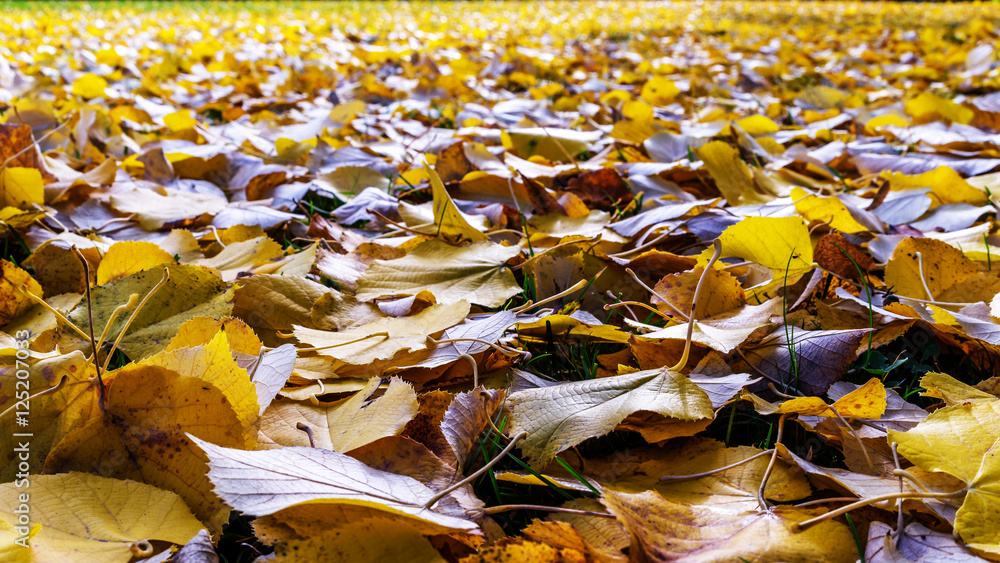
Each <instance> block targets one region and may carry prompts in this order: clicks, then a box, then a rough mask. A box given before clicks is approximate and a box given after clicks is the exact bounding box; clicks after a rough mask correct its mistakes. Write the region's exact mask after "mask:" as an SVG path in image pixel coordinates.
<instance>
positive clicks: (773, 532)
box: [603, 491, 857, 563]
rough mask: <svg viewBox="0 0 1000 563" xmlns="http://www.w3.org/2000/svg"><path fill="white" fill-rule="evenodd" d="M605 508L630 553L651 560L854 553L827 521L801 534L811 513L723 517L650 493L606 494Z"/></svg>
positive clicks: (843, 529) (844, 533)
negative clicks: (624, 534)
mask: <svg viewBox="0 0 1000 563" xmlns="http://www.w3.org/2000/svg"><path fill="white" fill-rule="evenodd" d="M603 502H604V504H605V506H607V507H608V510H610V511H611V512H612V513H613V514H615V516H617V517H618V518H619V520H620V521H621V522H622V523H623V524H624V525H625V528H626V529H627V530H628V531H629V532H630V533H631V534H632V537H633V548H636V549H639V550H640V551H641V553H642V554H643V555H644V556H645V557H647V558H648V559H649V560H651V561H675V560H678V559H684V560H689V561H706V562H709V561H718V562H720V563H721V562H722V561H732V560H733V559H739V558H741V557H742V558H744V559H747V560H750V561H754V560H756V561H802V562H807V561H817V560H823V561H843V562H845V563H847V562H853V561H854V560H855V559H856V556H857V551H856V549H855V545H854V539H853V538H852V537H851V532H850V530H848V529H847V526H845V525H843V524H841V523H839V522H834V521H830V520H828V521H826V522H823V523H821V524H818V525H816V526H813V527H810V528H808V529H806V530H805V531H802V532H800V531H798V530H796V529H795V528H794V526H795V524H797V523H799V522H804V521H805V520H808V519H809V518H812V517H813V516H817V515H818V512H817V511H816V510H810V509H801V508H786V507H779V508H775V509H773V510H770V511H764V512H756V511H751V512H743V513H735V514H734V513H726V512H718V511H715V510H713V509H712V508H710V507H689V506H684V505H682V504H676V503H673V502H670V501H667V500H664V499H663V498H662V497H660V496H659V495H658V494H656V493H655V492H652V491H649V492H645V493H640V494H634V495H631V494H625V493H615V492H609V493H606V494H605V496H604V497H603Z"/></svg>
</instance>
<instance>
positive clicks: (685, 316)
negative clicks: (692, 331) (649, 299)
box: [625, 268, 701, 322]
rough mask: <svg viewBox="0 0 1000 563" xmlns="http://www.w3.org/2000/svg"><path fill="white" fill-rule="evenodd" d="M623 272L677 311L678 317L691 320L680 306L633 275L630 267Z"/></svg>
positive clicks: (661, 314)
mask: <svg viewBox="0 0 1000 563" xmlns="http://www.w3.org/2000/svg"><path fill="white" fill-rule="evenodd" d="M625 273H627V274H628V275H630V276H632V279H633V280H635V283H637V284H639V285H640V286H642V288H643V289H645V290H646V291H648V292H650V293H652V294H653V295H654V296H656V298H657V299H659V300H660V301H663V303H664V304H666V306H667V307H670V308H671V309H673V310H674V312H675V313H677V316H678V317H680V318H682V319H684V320H685V321H688V322H690V321H691V318H690V317H688V316H687V315H686V314H685V313H684V312H683V311H681V310H680V308H678V307H677V306H676V305H674V304H673V303H671V302H670V300H669V299H667V298H666V297H664V296H662V295H660V294H659V293H658V292H657V291H656V290H655V289H653V288H651V287H649V286H648V285H646V284H645V283H644V282H643V281H642V280H640V279H639V276H637V275H635V272H633V271H632V268H625ZM699 281H701V280H700V278H699ZM657 312H659V309H657ZM660 316H663V313H660Z"/></svg>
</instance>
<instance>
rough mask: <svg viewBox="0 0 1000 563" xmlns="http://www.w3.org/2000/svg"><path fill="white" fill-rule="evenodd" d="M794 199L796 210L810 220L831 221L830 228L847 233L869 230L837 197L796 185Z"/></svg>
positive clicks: (793, 190) (793, 192)
mask: <svg viewBox="0 0 1000 563" xmlns="http://www.w3.org/2000/svg"><path fill="white" fill-rule="evenodd" d="M792 200H793V201H795V211H797V212H798V213H799V215H801V216H803V217H805V218H806V219H808V220H809V221H816V222H820V223H829V224H830V228H832V229H836V230H838V231H842V232H845V233H861V232H865V231H867V230H868V228H867V227H865V226H864V225H862V224H861V223H858V222H857V221H856V220H855V219H854V217H853V216H851V212H850V211H849V210H848V209H847V206H845V205H844V204H843V203H841V201H840V200H839V199H837V198H836V197H820V196H818V195H815V194H810V193H809V192H807V191H805V190H803V189H802V188H798V187H796V188H792Z"/></svg>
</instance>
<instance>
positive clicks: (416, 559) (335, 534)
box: [273, 518, 446, 563]
mask: <svg viewBox="0 0 1000 563" xmlns="http://www.w3.org/2000/svg"><path fill="white" fill-rule="evenodd" d="M273 560H274V561H276V562H279V563H298V562H300V561H309V562H310V563H368V562H370V561H392V562H393V563H445V561H446V559H445V558H444V557H442V556H441V554H440V553H438V551H437V550H436V549H434V546H432V545H431V542H430V541H428V540H427V538H425V537H424V535H423V534H421V533H420V532H419V531H417V530H415V529H414V528H412V527H410V526H407V525H401V524H400V523H399V522H398V521H393V520H388V519H384V518H381V519H373V520H362V521H360V522H351V523H350V524H347V525H345V526H342V527H338V528H337V529H336V530H328V531H326V532H324V533H321V534H319V535H316V536H312V537H309V538H307V539H304V540H292V541H287V542H282V543H281V544H279V545H277V546H275V548H274V559H273Z"/></svg>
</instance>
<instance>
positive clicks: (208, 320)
mask: <svg viewBox="0 0 1000 563" xmlns="http://www.w3.org/2000/svg"><path fill="white" fill-rule="evenodd" d="M220 330H221V331H224V332H225V333H226V341H227V342H228V343H229V349H230V350H232V351H233V352H239V353H241V354H247V355H249V356H256V355H257V354H258V353H259V352H260V347H261V346H263V344H261V342H260V340H259V339H258V338H257V335H256V334H254V331H253V329H252V328H250V327H249V326H247V325H246V323H244V322H243V321H241V320H240V319H236V318H233V317H224V318H222V319H214V318H212V317H195V318H193V319H191V320H189V321H187V322H186V323H184V324H182V325H181V326H180V327H178V328H177V336H175V337H174V338H173V339H172V340H171V341H170V344H169V345H168V346H167V347H166V349H165V350H166V351H170V350H176V349H178V348H196V347H198V346H202V345H204V344H208V343H209V342H211V341H212V340H213V339H214V338H215V337H216V336H218V334H219V331H220Z"/></svg>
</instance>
